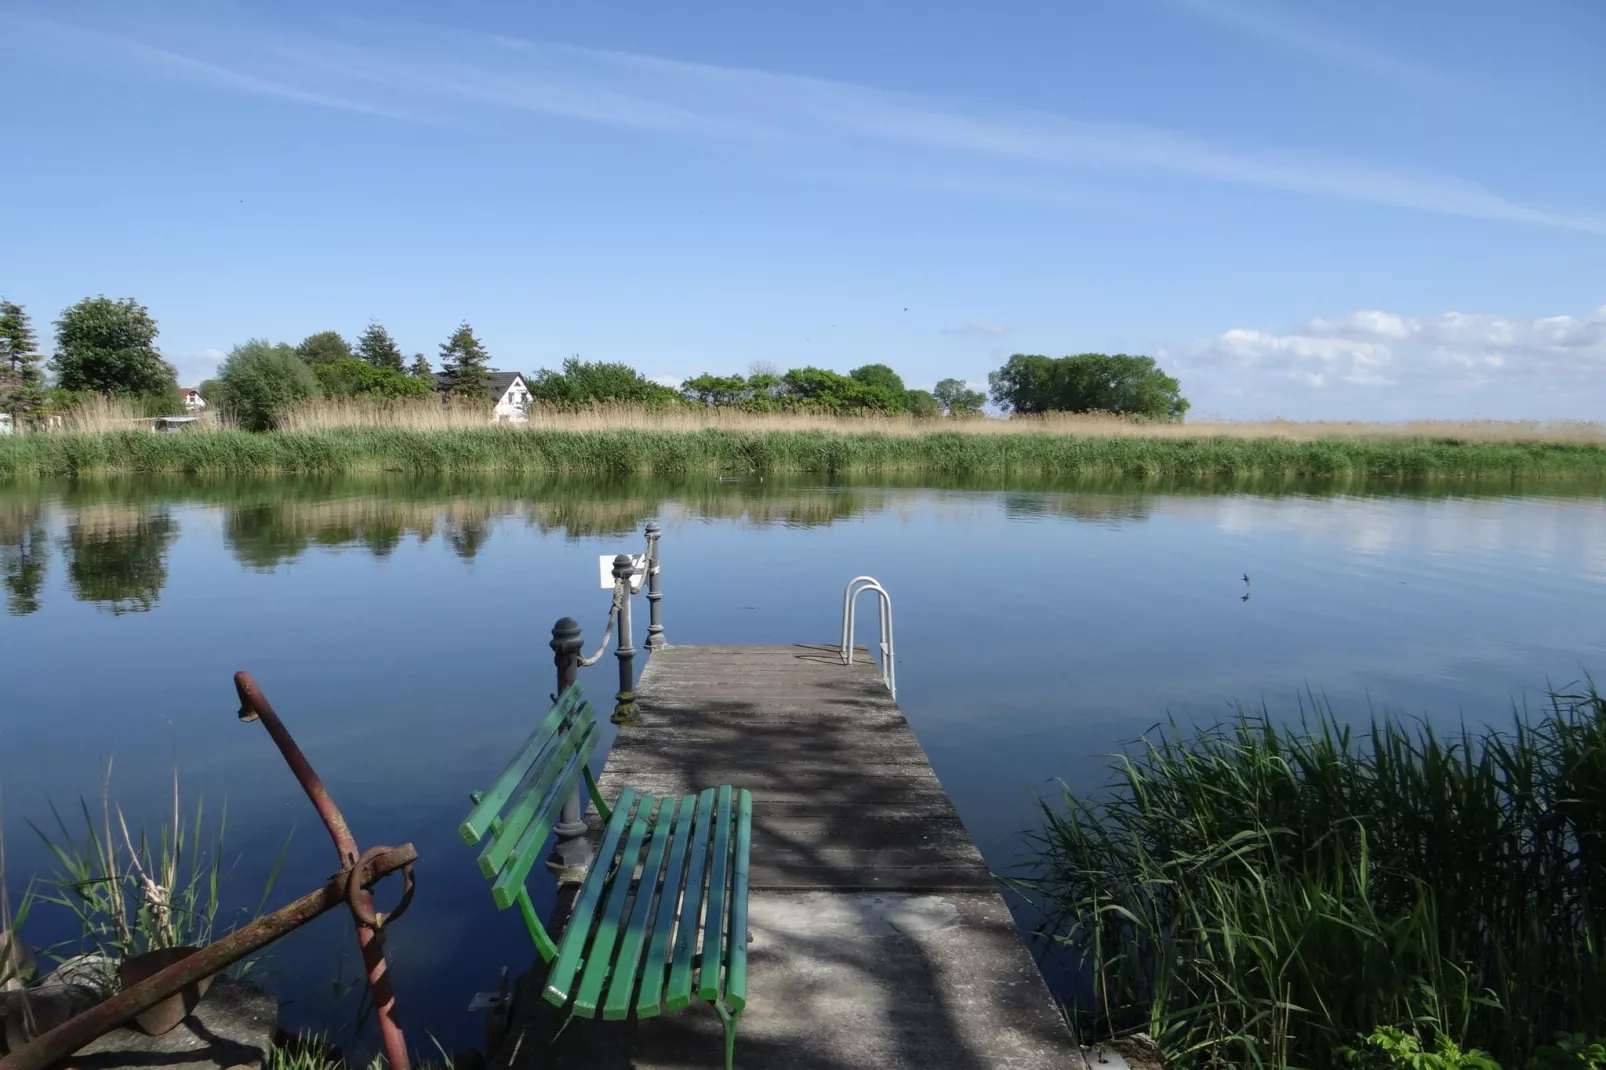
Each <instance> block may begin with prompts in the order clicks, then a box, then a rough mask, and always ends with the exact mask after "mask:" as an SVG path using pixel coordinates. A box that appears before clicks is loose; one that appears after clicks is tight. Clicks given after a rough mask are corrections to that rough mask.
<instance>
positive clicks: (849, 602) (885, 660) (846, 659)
mask: <svg viewBox="0 0 1606 1070" xmlns="http://www.w3.org/2000/svg"><path fill="white" fill-rule="evenodd" d="M865 591H874V592H875V593H876V601H877V603H878V606H879V609H880V610H881V613H880V617H881V680H882V682H883V683H885V684H886V685H887V690H888V691H889V692H890V693H891V694H892V697H893V698H897V697H898V671H897V654H896V652H895V650H894V647H893V642H892V596H891V595H890V594H888V593H887V589H886V588H885V587H883V586H881V582H880V581H879V580H877V579H876V578H875V577H874V576H855V577H853V578H852V579H851V580H849V581H848V585H847V587H846V588H844V589H843V591H842V664H844V665H852V664H853V624H854V616H855V614H856V612H857V609H858V604H859V596H860V595H861V594H863V593H864V592H865Z"/></svg>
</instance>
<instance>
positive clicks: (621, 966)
mask: <svg viewBox="0 0 1606 1070" xmlns="http://www.w3.org/2000/svg"><path fill="white" fill-rule="evenodd" d="M675 802H676V800H675V799H673V798H669V799H664V800H663V802H662V804H661V806H660V807H659V810H658V815H657V822H656V824H654V825H653V827H652V842H651V846H649V847H648V849H647V861H646V862H645V863H643V864H642V867H641V878H640V879H639V880H638V881H637V882H636V905H635V906H634V907H633V908H631V911H630V920H629V921H628V922H627V923H626V925H625V931H624V936H623V937H622V938H621V939H620V941H619V954H618V956H617V958H616V959H615V961H614V966H613V980H612V981H611V982H609V984H608V1002H607V1003H606V1004H604V1005H603V1008H602V1017H603V1018H605V1019H609V1020H612V1021H617V1020H619V1019H621V1018H625V1017H628V1016H629V1014H630V993H631V992H633V991H635V988H636V967H637V966H639V965H640V964H641V947H642V944H643V943H645V941H646V936H647V920H648V918H649V917H650V916H651V915H652V908H653V905H654V904H656V903H657V902H658V877H659V874H660V872H661V871H662V870H663V866H664V851H665V848H666V847H667V846H668V845H669V837H670V826H671V825H672V824H673V823H674V817H675ZM665 894H666V896H667V895H668V894H670V893H668V891H667V890H666V892H665ZM659 972H660V974H661V973H662V967H661V966H660V968H659ZM661 980H662V978H661V977H660V981H661Z"/></svg>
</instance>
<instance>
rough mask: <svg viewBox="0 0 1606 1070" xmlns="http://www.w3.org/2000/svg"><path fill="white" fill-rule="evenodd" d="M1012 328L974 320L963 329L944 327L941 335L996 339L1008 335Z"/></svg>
mask: <svg viewBox="0 0 1606 1070" xmlns="http://www.w3.org/2000/svg"><path fill="white" fill-rule="evenodd" d="M1011 330H1013V328H1011V327H1005V326H1004V325H1003V324H1002V323H990V322H988V321H987V320H983V319H974V320H971V321H970V322H969V323H967V324H965V325H964V326H963V327H944V328H943V329H942V333H943V334H952V335H957V336H959V337H960V338H997V337H1000V336H1001V335H1006V334H1008V333H1009V332H1010V331H1011Z"/></svg>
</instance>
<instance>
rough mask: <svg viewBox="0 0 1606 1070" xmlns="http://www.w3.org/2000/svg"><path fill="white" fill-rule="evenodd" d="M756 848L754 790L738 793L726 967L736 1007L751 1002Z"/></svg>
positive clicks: (728, 993)
mask: <svg viewBox="0 0 1606 1070" xmlns="http://www.w3.org/2000/svg"><path fill="white" fill-rule="evenodd" d="M752 849H753V793H752V792H750V791H748V790H747V789H746V788H743V789H742V790H741V791H740V792H738V793H737V806H736V850H735V859H734V862H735V865H734V868H733V869H732V871H731V928H730V965H729V966H728V967H727V968H726V970H725V1003H726V1005H727V1006H729V1007H730V1009H731V1010H732V1011H740V1010H742V1009H743V1008H744V1007H746V1006H747V871H748V868H749V866H748V856H749V855H750V854H751V853H752Z"/></svg>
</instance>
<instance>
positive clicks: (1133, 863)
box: [1025, 690, 1606, 1068]
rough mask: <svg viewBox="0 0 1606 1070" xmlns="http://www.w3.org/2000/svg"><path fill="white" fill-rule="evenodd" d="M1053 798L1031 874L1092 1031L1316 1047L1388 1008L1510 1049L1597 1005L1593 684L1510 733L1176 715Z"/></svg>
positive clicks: (1327, 1058) (1183, 1053)
mask: <svg viewBox="0 0 1606 1070" xmlns="http://www.w3.org/2000/svg"><path fill="white" fill-rule="evenodd" d="M1116 769H1117V771H1118V776H1117V781H1116V783H1115V785H1114V787H1113V789H1112V791H1111V792H1110V793H1109V794H1108V795H1106V796H1102V797H1093V796H1089V795H1085V794H1082V793H1078V792H1074V791H1072V790H1071V789H1069V788H1065V790H1064V793H1063V798H1062V799H1061V800H1060V801H1058V802H1057V803H1054V802H1045V804H1044V807H1043V817H1044V825H1043V829H1042V831H1041V834H1040V835H1039V837H1038V840H1037V846H1038V847H1039V848H1040V850H1041V856H1040V868H1039V871H1038V873H1037V874H1036V875H1035V878H1034V879H1033V880H1031V881H1029V882H1026V884H1025V887H1026V889H1027V890H1028V892H1029V894H1030V895H1032V897H1033V898H1034V899H1035V901H1036V903H1037V904H1038V906H1039V908H1040V909H1041V910H1042V911H1043V917H1044V919H1045V921H1044V923H1043V925H1042V927H1041V930H1040V935H1041V936H1042V937H1043V938H1044V939H1045V940H1047V941H1048V942H1049V943H1050V945H1051V946H1053V947H1056V948H1059V949H1061V950H1063V951H1067V952H1069V953H1071V954H1072V955H1073V956H1074V957H1076V958H1077V959H1078V960H1079V961H1081V962H1082V963H1083V964H1084V966H1085V967H1086V969H1087V970H1088V971H1089V977H1090V991H1089V994H1088V997H1087V998H1086V999H1085V1000H1084V1001H1083V1004H1082V1006H1081V1007H1080V1008H1079V1013H1080V1015H1081V1016H1082V1018H1083V1025H1084V1027H1086V1028H1088V1029H1089V1030H1091V1031H1095V1032H1098V1033H1109V1032H1122V1031H1135V1030H1142V1031H1146V1032H1148V1033H1149V1034H1150V1035H1151V1036H1153V1037H1155V1038H1157V1039H1158V1040H1159V1042H1160V1043H1161V1045H1162V1047H1163V1048H1165V1049H1166V1050H1167V1051H1168V1052H1169V1053H1170V1055H1171V1056H1172V1057H1173V1058H1174V1059H1175V1060H1176V1061H1177V1063H1178V1065H1183V1066H1199V1067H1207V1066H1208V1067H1224V1066H1257V1067H1260V1066H1263V1067H1282V1066H1297V1067H1313V1068H1327V1067H1332V1066H1336V1065H1340V1063H1339V1057H1338V1056H1337V1054H1336V1052H1337V1049H1339V1048H1340V1047H1341V1046H1344V1045H1347V1044H1352V1043H1354V1042H1356V1041H1357V1039H1358V1038H1359V1037H1362V1036H1364V1035H1366V1034H1369V1033H1370V1032H1372V1030H1373V1029H1374V1028H1375V1027H1378V1026H1380V1025H1382V1026H1388V1025H1408V1026H1411V1027H1412V1028H1415V1029H1421V1030H1423V1031H1424V1032H1426V1033H1430V1034H1431V1033H1440V1034H1443V1035H1445V1036H1447V1037H1450V1038H1452V1039H1453V1040H1454V1041H1456V1042H1457V1043H1460V1044H1463V1045H1464V1046H1474V1047H1478V1048H1482V1049H1484V1050H1487V1051H1489V1052H1491V1053H1493V1054H1494V1055H1495V1056H1496V1057H1497V1058H1498V1059H1499V1060H1500V1062H1501V1064H1502V1065H1504V1066H1508V1067H1511V1066H1521V1065H1523V1062H1524V1060H1525V1059H1526V1058H1527V1057H1528V1056H1529V1055H1530V1054H1532V1053H1533V1052H1535V1051H1536V1050H1537V1049H1538V1048H1539V1047H1540V1046H1542V1045H1545V1044H1548V1043H1549V1042H1550V1041H1551V1040H1552V1039H1553V1038H1554V1036H1555V1035H1556V1034H1558V1033H1561V1032H1564V1031H1566V1032H1585V1031H1588V1032H1596V1033H1598V1032H1601V1031H1602V1027H1603V1023H1606V965H1603V960H1602V957H1601V951H1602V944H1601V942H1602V940H1603V939H1606V699H1603V698H1602V696H1601V695H1599V694H1598V693H1595V692H1594V691H1593V690H1591V692H1590V693H1588V694H1579V695H1557V696H1554V697H1553V699H1552V704H1551V706H1550V708H1549V709H1548V711H1547V712H1546V713H1545V715H1544V716H1542V717H1541V718H1539V719H1537V720H1533V721H1530V720H1527V719H1524V718H1521V717H1519V718H1518V719H1517V720H1516V723H1515V724H1514V726H1513V727H1512V728H1511V729H1510V730H1508V731H1492V730H1490V731H1483V732H1473V733H1461V734H1456V735H1454V736H1449V737H1446V736H1443V735H1440V734H1438V733H1436V732H1434V731H1433V730H1431V729H1430V728H1428V727H1426V726H1410V725H1406V724H1403V723H1401V722H1399V721H1397V720H1394V719H1388V718H1385V719H1383V720H1379V721H1375V722H1374V723H1373V724H1372V726H1371V730H1370V732H1367V733H1356V732H1353V731H1352V730H1351V729H1350V728H1348V727H1345V726H1344V725H1342V724H1341V723H1340V722H1339V721H1338V720H1337V719H1336V718H1334V717H1333V716H1332V714H1331V713H1330V711H1328V710H1326V709H1324V708H1322V707H1320V706H1318V707H1317V708H1316V709H1315V710H1314V711H1312V713H1311V715H1310V716H1309V717H1307V718H1306V719H1305V720H1303V721H1302V723H1301V724H1300V726H1299V728H1298V730H1297V731H1292V732H1289V731H1284V730H1283V729H1281V728H1279V727H1278V726H1277V725H1276V724H1275V723H1274V722H1273V721H1272V720H1271V719H1270V718H1269V717H1268V716H1266V715H1264V714H1262V715H1260V716H1247V715H1244V716H1240V717H1239V718H1238V719H1237V720H1236V721H1234V722H1233V723H1231V724H1228V725H1226V726H1224V727H1221V728H1218V729H1214V730H1208V731H1202V732H1198V733H1196V734H1184V733H1182V732H1181V731H1180V730H1179V729H1177V728H1176V727H1175V726H1173V727H1172V729H1171V732H1170V734H1168V735H1165V736H1163V737H1162V738H1159V739H1157V740H1150V741H1148V742H1145V743H1144V744H1142V746H1141V748H1140V749H1139V750H1137V751H1136V752H1135V753H1132V754H1129V755H1127V756H1124V757H1122V758H1120V759H1119V760H1118V763H1117V765H1116Z"/></svg>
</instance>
